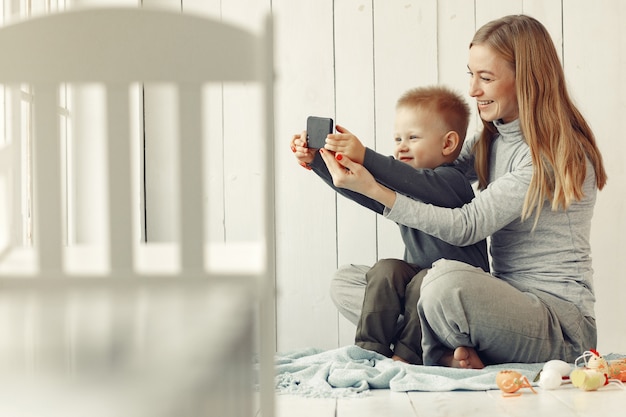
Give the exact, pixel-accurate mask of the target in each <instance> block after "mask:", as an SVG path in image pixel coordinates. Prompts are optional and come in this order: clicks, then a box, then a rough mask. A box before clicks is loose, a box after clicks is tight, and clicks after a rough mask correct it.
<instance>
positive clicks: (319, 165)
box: [310, 152, 385, 214]
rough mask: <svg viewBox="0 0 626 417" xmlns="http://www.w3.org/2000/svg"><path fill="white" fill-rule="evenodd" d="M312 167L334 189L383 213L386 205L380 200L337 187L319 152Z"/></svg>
mask: <svg viewBox="0 0 626 417" xmlns="http://www.w3.org/2000/svg"><path fill="white" fill-rule="evenodd" d="M310 167H311V168H312V170H313V172H315V173H316V174H317V176H318V177H320V178H321V179H322V180H323V181H324V182H325V183H326V184H328V185H329V186H330V187H331V188H332V189H333V190H335V191H336V192H338V193H339V194H341V195H342V196H344V197H346V198H349V199H350V200H352V201H354V202H355V203H358V204H360V205H362V206H363V207H365V208H368V209H370V210H372V211H374V212H376V213H378V214H383V210H384V209H385V206H384V205H383V204H381V203H379V202H378V201H376V200H373V199H371V198H369V197H366V196H364V195H363V194H359V193H357V192H354V191H350V190H346V189H345V188H339V187H335V185H334V184H333V177H332V176H331V175H330V171H328V167H327V166H326V164H325V163H324V160H323V159H322V157H321V155H320V154H319V152H317V153H316V154H315V159H313V162H312V163H311V164H310Z"/></svg>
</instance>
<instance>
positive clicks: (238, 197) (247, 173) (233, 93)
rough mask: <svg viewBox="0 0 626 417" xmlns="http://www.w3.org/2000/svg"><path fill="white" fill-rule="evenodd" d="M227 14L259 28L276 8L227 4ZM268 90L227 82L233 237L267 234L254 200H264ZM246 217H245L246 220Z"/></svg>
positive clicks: (239, 0) (254, 1)
mask: <svg viewBox="0 0 626 417" xmlns="http://www.w3.org/2000/svg"><path fill="white" fill-rule="evenodd" d="M221 8H222V10H221V12H222V18H223V19H224V20H225V21H227V22H231V23H233V24H235V25H241V26H243V27H245V28H246V29H247V30H250V31H253V32H259V31H260V30H261V29H262V26H263V23H264V21H265V20H264V17H265V15H266V14H267V13H269V11H270V2H269V0H264V1H259V0H236V1H227V2H224V1H223V2H222V3H221ZM262 94H263V89H262V88H261V86H260V85H258V84H256V83H255V84H248V83H235V84H233V85H231V84H225V85H224V102H223V114H224V118H223V121H224V184H225V185H224V187H225V188H224V196H225V200H224V202H225V207H224V210H225V219H224V220H225V231H226V240H227V241H242V240H243V241H246V240H257V239H258V238H259V237H260V236H261V235H262V234H263V228H262V226H263V214H264V213H263V210H262V208H261V207H254V206H250V204H249V201H250V200H252V201H262V198H261V193H263V188H262V185H261V175H260V171H261V169H262V166H263V152H264V150H263V149H262V148H261V142H260V141H259V140H258V137H259V136H260V135H262V134H263V129H264V125H263V117H264V113H263V107H262V105H263V96H262ZM242 219H245V220H244V221H242Z"/></svg>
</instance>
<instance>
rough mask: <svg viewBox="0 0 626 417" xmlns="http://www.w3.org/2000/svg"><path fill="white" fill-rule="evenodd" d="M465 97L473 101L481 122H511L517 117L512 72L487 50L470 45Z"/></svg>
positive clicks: (513, 74)
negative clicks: (468, 81)
mask: <svg viewBox="0 0 626 417" xmlns="http://www.w3.org/2000/svg"><path fill="white" fill-rule="evenodd" d="M467 68H468V70H469V75H470V84H469V94H470V96H472V97H474V98H475V99H476V103H477V105H478V111H479V113H480V117H481V119H483V120H484V121H486V122H493V121H494V120H502V121H503V122H504V123H509V122H512V121H513V120H515V119H517V118H518V116H519V107H518V104H517V93H516V90H515V71H514V70H513V69H512V68H511V66H510V65H509V64H508V63H507V62H506V61H505V60H504V59H503V58H501V57H500V56H498V55H497V54H496V53H495V52H494V51H493V50H492V49H491V48H490V47H487V46H483V45H473V46H472V47H471V48H470V51H469V63H468V65H467Z"/></svg>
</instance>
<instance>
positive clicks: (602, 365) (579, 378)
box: [570, 349, 626, 391]
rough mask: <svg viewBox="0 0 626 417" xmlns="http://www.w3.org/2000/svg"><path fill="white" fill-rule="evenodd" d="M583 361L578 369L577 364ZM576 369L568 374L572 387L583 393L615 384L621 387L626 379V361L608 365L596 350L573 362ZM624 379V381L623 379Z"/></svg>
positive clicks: (613, 362) (591, 350)
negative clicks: (582, 364)
mask: <svg viewBox="0 0 626 417" xmlns="http://www.w3.org/2000/svg"><path fill="white" fill-rule="evenodd" d="M580 360H582V361H584V366H582V367H579V366H578V362H579V361H580ZM574 365H575V366H576V368H575V369H574V370H573V371H572V373H571V374H570V380H571V381H572V385H574V386H575V387H577V388H580V389H582V390H583V391H595V390H597V389H598V388H600V387H603V386H605V385H608V384H609V383H611V382H615V383H617V384H619V385H621V386H622V388H623V385H622V382H623V381H624V379H626V360H618V361H612V362H611V364H609V363H608V362H607V361H606V359H604V357H603V356H602V355H600V354H599V353H598V352H597V351H596V350H594V349H590V350H589V351H587V352H585V353H583V354H582V355H581V356H579V357H578V358H577V359H576V362H574ZM623 378H624V379H623Z"/></svg>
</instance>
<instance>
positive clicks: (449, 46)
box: [437, 0, 480, 135]
mask: <svg viewBox="0 0 626 417" xmlns="http://www.w3.org/2000/svg"><path fill="white" fill-rule="evenodd" d="M437 25H438V31H437V58H438V82H439V83H440V84H444V85H447V86H449V87H450V88H453V89H454V90H455V91H457V92H458V93H459V94H461V95H462V96H463V97H464V98H465V99H466V100H467V102H468V103H469V104H470V107H471V109H472V112H473V114H474V117H472V119H471V121H470V126H469V127H468V129H467V133H468V135H473V132H474V131H475V130H476V127H477V123H476V122H477V117H478V116H477V114H476V113H477V112H476V105H475V102H474V100H473V99H471V98H470V97H469V94H468V82H469V78H468V75H467V58H468V53H469V43H470V42H471V40H472V37H473V36H474V32H475V23H474V5H473V4H472V3H471V2H468V1H466V0H451V1H440V2H438V10H437ZM478 125H480V124H478Z"/></svg>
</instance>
